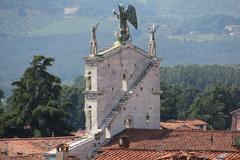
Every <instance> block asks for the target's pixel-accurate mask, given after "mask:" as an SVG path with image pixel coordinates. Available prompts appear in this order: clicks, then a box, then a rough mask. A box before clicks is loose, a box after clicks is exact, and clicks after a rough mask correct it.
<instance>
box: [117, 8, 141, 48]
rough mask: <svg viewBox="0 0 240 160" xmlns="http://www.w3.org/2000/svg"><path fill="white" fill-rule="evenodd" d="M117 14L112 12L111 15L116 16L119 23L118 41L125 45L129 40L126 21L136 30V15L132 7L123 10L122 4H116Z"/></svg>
mask: <svg viewBox="0 0 240 160" xmlns="http://www.w3.org/2000/svg"><path fill="white" fill-rule="evenodd" d="M118 9H119V12H116V11H115V10H113V14H115V15H116V16H117V18H118V19H119V21H120V33H119V36H118V37H119V38H118V40H119V41H120V42H121V43H125V42H126V41H128V40H129V38H130V33H129V28H128V24H127V21H129V22H130V23H131V24H132V25H133V26H134V28H135V29H137V28H138V21H137V14H136V10H135V8H134V6H132V5H128V8H127V10H125V7H124V4H122V3H120V4H118Z"/></svg>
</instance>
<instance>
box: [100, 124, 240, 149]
mask: <svg viewBox="0 0 240 160" xmlns="http://www.w3.org/2000/svg"><path fill="white" fill-rule="evenodd" d="M123 135H126V136H128V137H129V140H130V149H142V150H157V151H218V152H222V151H223V152H240V150H238V149H237V148H236V147H235V146H234V145H233V142H234V139H235V137H240V132H232V131H203V130H173V131H170V130H150V129H149V130H148V129H127V130H125V131H123V132H122V133H120V134H119V135H117V136H115V137H114V138H113V139H112V140H111V141H110V143H109V144H107V145H105V146H104V147H102V148H101V150H106V149H113V148H115V149H116V148H119V146H118V140H119V137H120V136H123Z"/></svg>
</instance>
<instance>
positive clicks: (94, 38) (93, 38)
mask: <svg viewBox="0 0 240 160" xmlns="http://www.w3.org/2000/svg"><path fill="white" fill-rule="evenodd" d="M98 26H99V23H97V24H96V25H92V27H91V41H90V50H91V51H90V56H95V55H96V54H97V36H96V31H97V28H98Z"/></svg>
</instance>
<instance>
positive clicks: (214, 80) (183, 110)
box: [161, 65, 240, 129]
mask: <svg viewBox="0 0 240 160" xmlns="http://www.w3.org/2000/svg"><path fill="white" fill-rule="evenodd" d="M239 73H240V68H239V66H238V65H226V66H220V65H203V66H201V65H189V66H182V65H178V66H174V67H163V68H161V78H162V79H161V89H162V90H163V94H162V95H161V120H163V121H165V120H169V119H195V118H197V119H202V120H204V121H206V122H208V123H209V125H210V127H211V128H212V129H229V128H230V127H231V115H230V112H231V111H233V110H234V109H236V108H239V107H240V87H239V83H240V74H239Z"/></svg>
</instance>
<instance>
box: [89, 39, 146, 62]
mask: <svg viewBox="0 0 240 160" xmlns="http://www.w3.org/2000/svg"><path fill="white" fill-rule="evenodd" d="M128 48H130V49H132V50H134V51H135V52H134V53H138V54H139V55H141V56H143V57H145V58H148V53H147V52H146V51H144V50H143V49H141V48H138V47H137V46H135V45H133V44H131V43H126V44H125V45H121V44H114V45H113V46H110V47H108V48H106V49H104V50H101V51H99V52H98V53H97V55H96V56H94V57H86V58H85V59H86V60H98V59H105V58H108V57H111V56H113V55H116V54H118V53H119V52H120V51H121V50H125V49H128Z"/></svg>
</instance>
